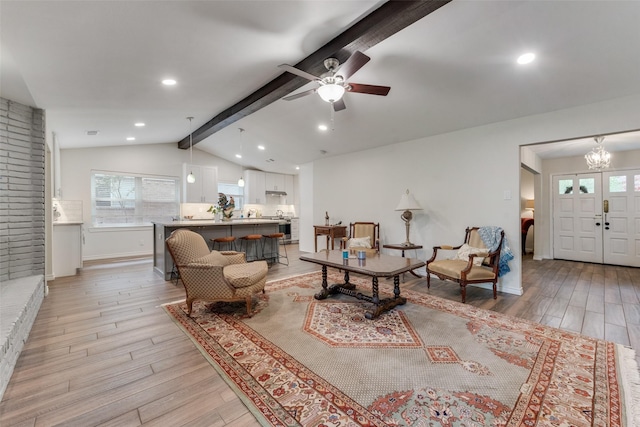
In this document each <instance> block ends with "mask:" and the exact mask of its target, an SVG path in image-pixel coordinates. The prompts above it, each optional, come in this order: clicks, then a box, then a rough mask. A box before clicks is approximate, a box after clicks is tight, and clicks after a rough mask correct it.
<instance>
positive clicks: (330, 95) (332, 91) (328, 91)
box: [318, 84, 344, 102]
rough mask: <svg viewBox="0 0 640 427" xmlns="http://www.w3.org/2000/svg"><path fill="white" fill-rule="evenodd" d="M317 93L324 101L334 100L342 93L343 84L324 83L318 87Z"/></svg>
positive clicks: (340, 96)
mask: <svg viewBox="0 0 640 427" xmlns="http://www.w3.org/2000/svg"><path fill="white" fill-rule="evenodd" d="M318 95H320V98H322V100H323V101H326V102H336V101H339V100H340V98H342V95H344V86H342V85H337V84H326V85H322V86H320V87H319V88H318Z"/></svg>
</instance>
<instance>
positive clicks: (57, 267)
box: [52, 223, 84, 278]
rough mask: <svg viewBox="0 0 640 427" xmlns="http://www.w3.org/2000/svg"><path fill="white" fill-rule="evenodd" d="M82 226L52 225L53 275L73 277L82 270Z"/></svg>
mask: <svg viewBox="0 0 640 427" xmlns="http://www.w3.org/2000/svg"><path fill="white" fill-rule="evenodd" d="M83 240H84V239H83V236H82V224H77V223H76V224H54V225H53V245H52V255H53V275H54V276H55V277H56V278H58V277H65V276H75V275H76V273H77V270H78V269H79V268H82V244H83Z"/></svg>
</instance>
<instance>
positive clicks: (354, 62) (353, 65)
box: [336, 50, 371, 80]
mask: <svg viewBox="0 0 640 427" xmlns="http://www.w3.org/2000/svg"><path fill="white" fill-rule="evenodd" d="M370 60H371V58H369V57H368V56H367V55H365V54H364V53H362V52H360V51H359V50H356V51H355V52H353V55H351V56H350V57H349V59H347V61H346V62H345V63H344V64H342V66H341V67H340V68H339V69H338V72H337V73H336V74H339V75H341V76H342V77H343V78H344V79H345V80H348V79H349V77H351V76H352V75H353V74H354V73H355V72H356V71H358V70H359V69H360V68H362V66H363V65H364V64H366V63H367V62H369V61H370Z"/></svg>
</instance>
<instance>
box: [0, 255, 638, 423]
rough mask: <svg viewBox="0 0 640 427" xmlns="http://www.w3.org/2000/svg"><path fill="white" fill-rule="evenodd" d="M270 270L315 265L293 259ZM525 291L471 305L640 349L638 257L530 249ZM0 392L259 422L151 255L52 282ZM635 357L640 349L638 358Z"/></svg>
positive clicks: (15, 408)
mask: <svg viewBox="0 0 640 427" xmlns="http://www.w3.org/2000/svg"><path fill="white" fill-rule="evenodd" d="M288 250H289V255H290V260H291V264H290V266H288V267H287V266H283V265H275V266H273V267H271V268H270V270H269V279H270V280H272V279H278V278H283V277H288V276H293V275H297V274H301V273H305V272H309V271H315V270H318V267H317V266H316V265H313V264H309V263H305V262H302V261H299V260H298V256H299V253H298V248H297V245H291V246H288ZM523 271H524V273H523V285H524V290H525V292H524V295H522V296H515V295H507V294H499V295H498V299H497V300H493V299H492V298H491V291H488V290H484V289H478V288H473V287H470V288H469V289H468V291H467V303H468V304H470V305H474V306H478V307H482V308H486V309H489V310H494V311H497V312H500V313H506V314H509V315H512V316H517V317H522V318H526V319H529V320H533V321H536V322H540V323H544V324H547V325H552V326H556V327H560V328H564V329H567V330H571V331H575V332H582V333H584V334H587V335H591V336H594V337H598V338H603V339H607V340H610V341H615V342H618V343H621V344H625V345H630V346H632V347H634V348H635V349H640V304H639V295H640V269H634V268H621V267H614V266H603V265H593V264H583V263H575V262H569V261H553V260H544V261H533V260H532V259H531V257H530V256H529V257H525V259H524V260H523ZM405 279H406V282H404V283H403V285H402V286H403V287H406V288H411V289H414V290H418V291H422V292H428V293H429V294H433V295H437V296H440V297H443V298H448V299H453V300H459V298H460V294H459V288H458V287H457V285H455V284H445V283H444V282H441V281H439V280H437V279H436V280H433V281H432V286H431V289H430V290H427V288H426V281H425V280H424V279H416V278H413V277H412V276H410V275H406V278H405ZM49 287H50V293H49V296H48V297H47V298H46V299H45V301H44V303H43V305H42V308H41V310H40V312H39V314H38V317H37V319H36V322H35V324H34V327H33V329H32V331H31V334H30V336H29V339H28V341H27V343H26V345H25V348H24V350H23V352H22V354H21V355H20V358H19V360H18V365H17V366H16V368H15V371H14V373H13V376H12V378H11V381H10V383H9V386H8V388H7V391H6V392H5V394H4V397H3V399H2V402H1V403H0V425H2V426H3V427H5V426H6V427H8V426H54V425H64V426H83V427H84V426H98V425H99V426H137V425H145V426H147V425H148V426H154V425H157V426H183V425H188V426H209V427H216V426H238V427H240V426H257V425H259V424H258V423H257V421H256V420H255V418H254V417H253V416H252V415H251V413H250V412H249V411H248V410H247V409H246V407H245V406H244V405H243V404H242V402H241V401H240V400H239V399H238V397H237V396H236V394H235V393H234V392H233V391H232V390H231V388H229V386H227V384H226V383H225V382H224V381H223V380H222V379H221V377H220V376H219V375H218V373H217V372H216V370H215V369H214V368H213V367H212V366H211V365H210V364H209V363H208V362H207V361H206V360H205V359H204V357H203V356H202V355H201V354H200V353H199V352H198V351H197V350H196V348H195V347H194V345H193V344H192V343H191V341H190V340H189V339H188V338H187V337H186V336H185V335H184V334H183V333H182V332H181V331H180V330H179V329H178V328H177V327H176V326H175V325H174V324H173V322H172V321H171V320H170V319H169V317H168V316H167V315H166V314H165V313H164V311H163V310H162V309H160V308H159V306H160V305H161V304H163V303H166V302H170V301H175V300H179V299H181V298H183V297H184V290H183V288H182V285H181V284H179V285H177V286H176V285H175V282H165V281H164V280H163V279H162V278H161V277H160V276H159V275H158V274H156V273H154V272H153V270H152V261H151V260H150V259H129V260H116V261H109V262H102V263H99V262H94V263H92V264H88V265H85V268H84V269H82V271H81V272H80V274H78V275H77V276H74V277H68V278H61V279H58V280H55V281H53V282H50V283H49ZM637 359H638V358H637Z"/></svg>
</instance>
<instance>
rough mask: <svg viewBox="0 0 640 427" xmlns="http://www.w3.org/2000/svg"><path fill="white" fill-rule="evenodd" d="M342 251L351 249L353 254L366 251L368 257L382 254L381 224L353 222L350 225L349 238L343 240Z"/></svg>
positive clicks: (341, 243)
mask: <svg viewBox="0 0 640 427" xmlns="http://www.w3.org/2000/svg"><path fill="white" fill-rule="evenodd" d="M367 243H368V244H367ZM340 249H349V251H351V252H356V251H365V252H366V253H367V256H373V255H377V254H378V253H379V252H380V224H379V223H376V222H352V223H351V224H349V236H348V237H343V238H342V241H341V242H340Z"/></svg>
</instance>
